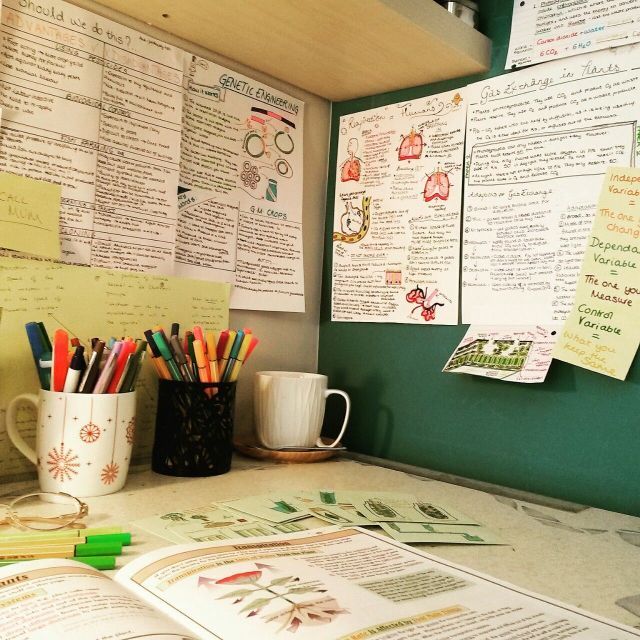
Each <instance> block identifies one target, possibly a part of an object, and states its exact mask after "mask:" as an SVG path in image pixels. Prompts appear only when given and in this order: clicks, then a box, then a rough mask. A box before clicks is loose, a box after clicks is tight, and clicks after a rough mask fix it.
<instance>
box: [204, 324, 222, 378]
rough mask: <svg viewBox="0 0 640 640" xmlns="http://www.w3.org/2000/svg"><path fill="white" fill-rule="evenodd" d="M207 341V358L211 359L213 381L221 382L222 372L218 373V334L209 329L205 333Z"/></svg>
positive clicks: (210, 366)
mask: <svg viewBox="0 0 640 640" xmlns="http://www.w3.org/2000/svg"><path fill="white" fill-rule="evenodd" d="M205 341H206V343H207V358H208V359H209V371H210V372H211V382H220V374H219V373H218V355H217V345H216V336H215V334H214V333H213V331H207V333H206V334H205Z"/></svg>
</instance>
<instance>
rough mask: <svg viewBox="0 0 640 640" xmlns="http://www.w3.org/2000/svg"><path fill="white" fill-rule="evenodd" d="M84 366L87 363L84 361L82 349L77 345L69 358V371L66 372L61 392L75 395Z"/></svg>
mask: <svg viewBox="0 0 640 640" xmlns="http://www.w3.org/2000/svg"><path fill="white" fill-rule="evenodd" d="M86 366H87V363H86V362H85V361H84V347H83V346H82V345H79V346H77V347H76V350H75V351H74V353H73V357H72V358H71V363H70V364H69V369H68V371H67V377H66V379H65V381H64V389H63V391H64V392H65V393H75V391H77V389H78V384H79V383H80V376H81V375H82V372H83V371H84V368H85V367H86Z"/></svg>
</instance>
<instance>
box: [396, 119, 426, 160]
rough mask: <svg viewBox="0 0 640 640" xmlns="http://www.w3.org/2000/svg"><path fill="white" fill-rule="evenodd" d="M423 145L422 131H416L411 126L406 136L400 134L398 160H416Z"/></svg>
mask: <svg viewBox="0 0 640 640" xmlns="http://www.w3.org/2000/svg"><path fill="white" fill-rule="evenodd" d="M423 146H424V142H423V140H422V133H421V132H416V131H415V130H414V129H413V127H411V131H410V132H409V133H408V134H407V135H406V136H402V140H401V141H400V146H399V147H398V160H418V159H419V158H420V156H421V155H422V148H423Z"/></svg>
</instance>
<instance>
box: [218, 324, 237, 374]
mask: <svg viewBox="0 0 640 640" xmlns="http://www.w3.org/2000/svg"><path fill="white" fill-rule="evenodd" d="M235 339H236V332H235V331H234V330H233V329H229V332H228V333H227V342H226V344H225V345H224V352H223V354H222V357H220V356H219V355H218V374H219V375H220V380H222V377H223V376H224V371H225V369H226V368H227V362H228V361H229V356H230V354H231V347H233V343H234V342H235ZM218 346H220V345H219V344H218Z"/></svg>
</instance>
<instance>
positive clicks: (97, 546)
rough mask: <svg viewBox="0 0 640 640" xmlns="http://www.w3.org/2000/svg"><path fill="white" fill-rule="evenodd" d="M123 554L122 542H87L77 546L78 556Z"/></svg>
mask: <svg viewBox="0 0 640 640" xmlns="http://www.w3.org/2000/svg"><path fill="white" fill-rule="evenodd" d="M121 553H122V542H85V543H83V544H77V545H76V548H75V554H74V555H76V556H78V557H80V556H119V555H120V554H121Z"/></svg>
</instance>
